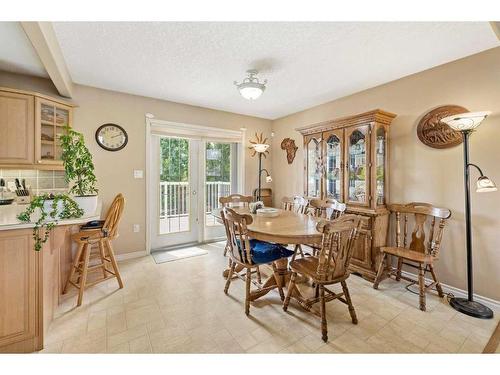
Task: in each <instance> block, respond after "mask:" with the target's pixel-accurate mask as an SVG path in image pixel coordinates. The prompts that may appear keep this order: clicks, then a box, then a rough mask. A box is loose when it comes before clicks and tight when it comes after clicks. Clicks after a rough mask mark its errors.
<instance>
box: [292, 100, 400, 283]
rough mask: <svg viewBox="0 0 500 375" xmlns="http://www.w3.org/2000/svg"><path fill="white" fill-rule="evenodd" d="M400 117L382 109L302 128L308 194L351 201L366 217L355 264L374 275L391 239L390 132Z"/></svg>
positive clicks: (349, 207)
mask: <svg viewBox="0 0 500 375" xmlns="http://www.w3.org/2000/svg"><path fill="white" fill-rule="evenodd" d="M395 117H396V115H394V114H392V113H389V112H386V111H382V110H379V109H377V110H374V111H370V112H366V113H362V114H359V115H355V116H349V117H344V118H340V119H336V120H332V121H326V122H323V123H320V124H314V125H310V126H306V127H302V128H299V129H296V130H298V131H299V132H300V133H301V134H302V135H303V138H304V195H305V196H306V197H308V198H313V197H314V198H321V199H326V198H329V199H335V200H337V201H339V202H343V203H346V205H347V210H346V212H347V213H353V214H358V215H361V216H362V217H363V230H362V232H361V235H360V239H359V241H358V243H357V244H356V246H355V249H354V253H353V257H352V260H351V269H352V271H353V272H357V273H359V274H361V275H362V276H363V277H365V278H366V279H368V280H371V281H373V280H374V278H375V275H376V272H377V267H378V262H379V261H380V259H379V258H380V257H379V250H378V248H379V247H380V246H384V245H385V244H386V241H387V230H388V223H389V211H388V210H387V208H386V202H387V199H388V193H389V192H388V169H387V166H388V158H389V155H388V152H387V150H388V141H389V138H388V134H389V127H390V124H391V122H392V120H393V119H394V118H395Z"/></svg>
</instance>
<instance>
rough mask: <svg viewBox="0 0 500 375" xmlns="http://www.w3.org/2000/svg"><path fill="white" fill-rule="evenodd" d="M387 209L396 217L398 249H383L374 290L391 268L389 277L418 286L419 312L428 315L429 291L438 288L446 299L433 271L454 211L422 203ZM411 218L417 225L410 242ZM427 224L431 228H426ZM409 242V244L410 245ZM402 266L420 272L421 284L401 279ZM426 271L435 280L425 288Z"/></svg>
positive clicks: (397, 205) (404, 277)
mask: <svg viewBox="0 0 500 375" xmlns="http://www.w3.org/2000/svg"><path fill="white" fill-rule="evenodd" d="M388 208H389V210H390V211H391V213H393V214H394V215H395V216H396V246H394V247H390V246H384V247H381V248H380V252H381V254H382V259H381V261H380V264H379V267H378V271H377V276H376V277H375V282H374V283H373V287H374V288H375V289H378V286H379V283H380V281H381V278H382V275H383V273H384V269H386V268H389V271H388V276H395V278H396V280H397V281H399V280H401V279H403V280H407V281H410V282H412V283H418V285H419V302H420V310H422V311H425V310H426V303H425V293H426V291H427V290H428V289H429V288H431V287H433V286H435V287H436V290H437V292H438V295H439V297H444V294H443V289H442V287H441V284H440V283H439V280H438V278H437V277H436V272H435V271H434V263H435V262H436V261H437V260H438V258H439V250H440V248H441V239H442V237H443V230H444V226H445V224H446V220H447V219H449V218H450V216H451V211H450V210H449V209H447V208H439V207H434V206H432V205H431V204H428V203H420V202H412V203H408V204H391V205H389V206H388ZM410 217H413V221H414V227H413V230H412V232H411V238H409V235H408V219H409V218H410ZM427 223H429V225H426V224H427ZM426 227H428V228H426ZM426 232H427V233H426ZM408 240H410V242H409V244H408ZM388 255H391V256H395V257H396V258H397V259H398V265H397V268H395V269H394V268H393V267H392V266H391V265H390V263H386V262H387V256H388ZM403 264H405V265H407V266H410V267H414V268H416V269H418V280H414V279H412V278H410V277H406V276H403V275H401V269H402V266H403ZM427 271H429V272H430V273H431V275H432V279H433V280H434V281H433V282H432V283H431V284H429V285H426V284H425V273H426V272H427Z"/></svg>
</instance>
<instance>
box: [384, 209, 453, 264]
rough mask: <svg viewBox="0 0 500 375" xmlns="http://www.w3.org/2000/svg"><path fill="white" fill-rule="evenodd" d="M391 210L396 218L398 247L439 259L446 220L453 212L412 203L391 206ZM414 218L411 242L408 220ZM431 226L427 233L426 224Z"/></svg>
mask: <svg viewBox="0 0 500 375" xmlns="http://www.w3.org/2000/svg"><path fill="white" fill-rule="evenodd" d="M388 208H389V210H390V211H391V212H392V213H394V214H395V216H396V246H397V247H405V248H408V249H410V250H414V251H418V252H421V253H424V254H426V255H431V256H433V257H435V258H438V257H439V250H440V247H441V239H442V237H443V230H444V226H445V224H446V220H447V219H449V218H450V216H451V211H450V210H449V209H447V208H440V207H434V206H433V205H431V204H428V203H421V202H412V203H408V204H391V205H389V206H388ZM410 217H414V221H415V224H414V227H413V230H412V232H411V241H410V243H409V244H408V240H410V238H409V235H408V229H409V228H408V226H409V225H408V220H409V218H410ZM429 218H430V225H429V228H428V230H427V233H426V223H427V221H428V220H429Z"/></svg>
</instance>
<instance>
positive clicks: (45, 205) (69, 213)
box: [17, 194, 83, 251]
mask: <svg viewBox="0 0 500 375" xmlns="http://www.w3.org/2000/svg"><path fill="white" fill-rule="evenodd" d="M82 216H83V210H82V209H81V208H80V207H79V206H78V204H77V203H76V202H75V201H74V200H73V199H72V198H71V197H70V196H69V195H67V194H56V195H53V194H50V195H49V194H44V195H39V196H37V197H34V198H33V199H32V200H31V202H30V204H29V206H28V207H27V208H26V210H24V211H23V212H21V213H20V214H19V215H18V216H17V218H18V219H19V220H20V221H22V222H25V223H30V222H34V223H35V226H34V227H33V239H34V248H35V251H40V250H41V249H42V246H43V244H44V243H45V242H47V240H48V239H49V235H50V231H51V230H52V229H53V228H54V227H55V226H56V225H57V222H58V220H59V219H72V218H79V217H82Z"/></svg>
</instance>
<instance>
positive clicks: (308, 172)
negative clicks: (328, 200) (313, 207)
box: [304, 134, 323, 198]
mask: <svg viewBox="0 0 500 375" xmlns="http://www.w3.org/2000/svg"><path fill="white" fill-rule="evenodd" d="M321 144H322V141H321V134H313V135H309V136H306V137H305V138H304V149H305V191H306V196H308V197H311V198H320V197H321V195H322V183H321V182H322V179H323V166H322V159H323V158H322V149H321Z"/></svg>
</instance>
